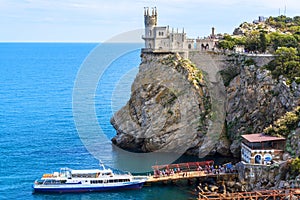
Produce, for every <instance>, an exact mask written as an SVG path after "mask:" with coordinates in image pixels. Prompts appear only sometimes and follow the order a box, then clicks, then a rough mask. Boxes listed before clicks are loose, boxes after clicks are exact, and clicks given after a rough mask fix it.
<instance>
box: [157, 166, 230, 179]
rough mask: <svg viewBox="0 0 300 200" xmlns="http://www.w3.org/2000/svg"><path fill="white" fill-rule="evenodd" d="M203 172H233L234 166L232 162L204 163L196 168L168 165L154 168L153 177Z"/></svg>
mask: <svg viewBox="0 0 300 200" xmlns="http://www.w3.org/2000/svg"><path fill="white" fill-rule="evenodd" d="M195 171H199V172H203V173H204V174H221V173H234V172H235V170H234V167H233V165H232V164H224V165H215V166H214V165H205V166H200V165H199V166H198V167H197V168H185V169H181V168H180V167H174V168H169V167H168V166H167V167H165V168H164V169H155V170H154V177H157V178H158V177H165V176H172V175H174V174H177V175H181V176H183V177H185V176H188V175H189V172H195Z"/></svg>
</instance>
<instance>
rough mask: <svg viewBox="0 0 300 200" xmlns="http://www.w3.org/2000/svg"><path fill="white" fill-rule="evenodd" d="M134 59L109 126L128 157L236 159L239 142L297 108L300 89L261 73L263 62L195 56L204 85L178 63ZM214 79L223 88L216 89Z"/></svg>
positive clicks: (171, 58) (157, 57)
mask: <svg viewBox="0 0 300 200" xmlns="http://www.w3.org/2000/svg"><path fill="white" fill-rule="evenodd" d="M141 57H142V62H141V64H140V68H139V73H138V75H137V77H136V79H135V81H134V83H133V85H132V89H131V90H132V93H131V98H130V100H129V101H128V103H127V104H126V105H125V106H124V107H123V108H122V109H121V110H119V111H118V112H117V113H115V115H114V116H113V117H112V119H111V123H112V125H113V126H114V128H115V129H116V131H117V135H116V136H115V137H114V138H113V139H112V142H113V143H114V144H116V145H117V146H119V147H121V148H123V149H126V150H129V151H134V152H154V151H158V152H177V153H180V154H182V153H184V152H187V153H189V154H193V155H197V156H199V157H204V156H206V155H214V154H216V153H218V154H221V155H225V156H229V155H233V156H234V157H239V156H240V142H241V140H240V135H242V134H250V133H260V132H262V131H263V129H264V128H265V127H267V126H269V125H270V124H272V122H273V121H275V120H276V119H278V118H279V117H281V116H282V115H284V114H285V113H286V112H287V111H290V110H292V109H293V108H294V107H295V106H297V105H298V103H299V97H300V84H299V85H297V84H296V83H294V82H293V83H292V84H291V86H288V85H287V84H286V82H285V80H284V79H283V78H280V79H279V80H274V79H273V78H272V77H271V75H270V72H269V71H267V70H265V69H264V68H263V67H262V66H263V65H264V64H266V63H267V62H268V61H269V60H264V59H261V58H258V61H256V60H255V62H256V63H259V66H257V65H256V64H254V63H255V62H253V60H252V61H249V60H251V59H249V58H238V59H237V60H230V59H232V58H230V59H229V60H228V59H227V60H226V59H224V57H223V58H222V59H220V58H221V57H217V56H209V55H204V54H199V55H197V54H195V55H193V56H191V59H192V60H193V62H194V63H197V65H198V66H197V67H199V66H201V68H202V69H204V70H205V71H206V72H208V73H207V74H206V75H205V77H206V78H204V77H203V73H201V71H200V70H198V69H197V67H196V66H195V65H194V64H193V63H191V62H190V61H188V60H185V59H183V58H181V57H180V56H179V55H173V54H167V55H166V54H142V56H141ZM219 71H221V74H222V75H223V76H222V77H223V80H224V85H225V86H226V87H224V85H223V82H220V83H221V84H222V86H220V85H218V84H219V83H218V80H217V78H216V77H217V76H218V72H219ZM204 79H205V80H206V81H204ZM221 99H224V102H223V101H220V100H221ZM224 105H225V106H224ZM216 124H217V125H216ZM298 132H299V131H298ZM298 132H297V133H298ZM296 135H297V134H296ZM298 135H299V134H298ZM297 141H299V140H297ZM291 146H292V147H293V148H296V147H298V146H299V142H296V143H293V145H291Z"/></svg>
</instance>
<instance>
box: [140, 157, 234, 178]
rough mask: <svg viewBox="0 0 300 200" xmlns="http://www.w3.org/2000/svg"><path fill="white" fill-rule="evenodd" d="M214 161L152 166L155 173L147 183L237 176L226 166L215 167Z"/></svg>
mask: <svg viewBox="0 0 300 200" xmlns="http://www.w3.org/2000/svg"><path fill="white" fill-rule="evenodd" d="M213 164H214V162H213V161H204V162H190V163H179V164H170V165H156V166H152V168H153V171H154V174H153V175H151V176H148V180H147V181H146V183H148V184H151V183H160V182H161V183H168V182H175V181H178V180H192V179H195V178H197V179H205V178H209V177H214V178H217V179H219V178H225V177H227V179H232V178H235V177H237V173H233V172H231V171H229V169H226V168H223V167H222V168H221V167H220V168H214V167H213Z"/></svg>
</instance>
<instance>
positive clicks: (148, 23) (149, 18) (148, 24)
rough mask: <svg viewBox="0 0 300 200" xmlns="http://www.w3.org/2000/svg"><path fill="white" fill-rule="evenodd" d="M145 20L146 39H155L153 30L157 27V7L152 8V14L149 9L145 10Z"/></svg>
mask: <svg viewBox="0 0 300 200" xmlns="http://www.w3.org/2000/svg"><path fill="white" fill-rule="evenodd" d="M144 18H145V37H153V28H154V27H155V26H156V25H157V10H156V7H154V8H152V14H151V15H150V11H149V8H148V7H145V8H144Z"/></svg>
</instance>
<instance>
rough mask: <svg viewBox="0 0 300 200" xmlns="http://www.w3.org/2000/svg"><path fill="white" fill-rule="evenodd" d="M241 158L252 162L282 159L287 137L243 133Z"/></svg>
mask: <svg viewBox="0 0 300 200" xmlns="http://www.w3.org/2000/svg"><path fill="white" fill-rule="evenodd" d="M242 139H243V140H242V144H241V158H242V161H244V162H245V163H250V164H264V165H266V164H271V163H272V162H274V161H278V160H281V159H282V154H283V152H284V146H285V138H283V137H275V136H269V135H265V134H262V133H257V134H246V135H242Z"/></svg>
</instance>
